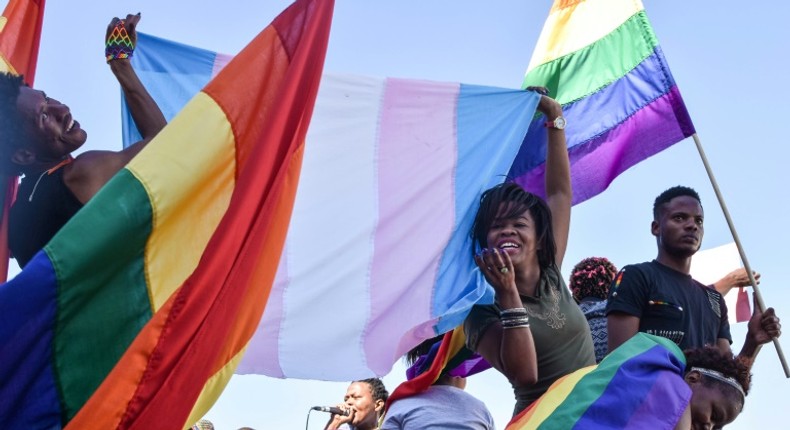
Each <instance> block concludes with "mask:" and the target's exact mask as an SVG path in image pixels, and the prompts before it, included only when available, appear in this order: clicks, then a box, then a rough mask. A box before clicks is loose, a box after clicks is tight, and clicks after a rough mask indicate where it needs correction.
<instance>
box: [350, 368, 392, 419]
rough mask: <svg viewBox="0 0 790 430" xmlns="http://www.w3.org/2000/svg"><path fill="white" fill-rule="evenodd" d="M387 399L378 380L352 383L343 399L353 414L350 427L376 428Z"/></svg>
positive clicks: (382, 384) (387, 395) (372, 379)
mask: <svg viewBox="0 0 790 430" xmlns="http://www.w3.org/2000/svg"><path fill="white" fill-rule="evenodd" d="M388 397H389V393H388V392H387V389H386V388H385V387H384V383H383V382H382V381H381V379H379V378H370V379H362V380H359V381H354V382H352V383H351V385H349V386H348V389H347V390H346V395H345V397H344V398H343V401H344V402H345V404H346V406H348V407H349V408H351V409H352V411H353V414H354V418H353V420H352V421H351V425H353V426H354V427H356V428H358V429H360V430H366V429H374V428H376V427H377V425H378V419H379V415H380V414H381V413H382V412H383V411H384V404H385V403H387V398H388Z"/></svg>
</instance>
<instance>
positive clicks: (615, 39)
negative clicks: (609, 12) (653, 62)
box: [522, 10, 658, 105]
mask: <svg viewBox="0 0 790 430" xmlns="http://www.w3.org/2000/svg"><path fill="white" fill-rule="evenodd" d="M656 46H658V39H657V38H656V35H655V33H654V32H653V29H652V28H651V26H650V24H649V22H648V20H647V15H646V14H645V12H644V10H643V11H641V12H639V13H637V14H635V15H633V16H632V17H631V18H629V19H628V20H626V21H625V22H624V23H623V24H622V25H621V26H619V27H618V28H616V29H615V30H614V31H613V32H611V33H610V34H608V35H607V36H605V37H603V38H602V39H600V40H598V41H596V42H594V43H592V44H590V45H588V46H586V47H584V48H582V49H580V50H578V51H575V52H573V53H570V54H568V55H565V56H562V57H560V58H556V59H554V60H552V61H549V62H547V63H544V64H541V65H540V66H538V67H536V68H535V69H533V70H531V71H530V72H529V73H527V75H526V76H525V77H524V82H523V84H522V87H524V88H526V87H528V86H532V85H539V86H545V87H548V88H549V91H550V94H552V95H553V96H554V98H555V99H556V100H557V101H559V102H560V103H561V104H563V105H565V104H567V103H570V102H573V101H576V100H579V99H581V98H583V97H586V96H588V95H590V94H593V93H595V92H597V91H598V90H600V89H601V88H603V87H605V86H607V85H609V84H611V83H612V82H614V81H616V80H617V79H620V78H622V77H623V76H625V75H626V74H627V73H628V72H630V71H631V70H633V69H634V68H635V67H636V66H637V65H639V64H640V63H641V62H642V61H643V60H644V59H645V58H647V57H649V56H650V55H652V54H653V52H654V51H655V48H656ZM560 71H564V72H565V73H560ZM570 71H572V73H570ZM560 77H562V79H563V81H562V82H560V81H559V79H560Z"/></svg>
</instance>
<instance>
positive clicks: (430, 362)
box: [385, 325, 491, 411]
mask: <svg viewBox="0 0 790 430" xmlns="http://www.w3.org/2000/svg"><path fill="white" fill-rule="evenodd" d="M465 343H466V334H465V333H464V327H463V325H460V326H458V327H456V328H455V329H453V330H452V331H449V332H447V333H445V334H444V336H443V337H442V339H441V341H439V342H437V343H436V344H434V345H433V347H431V350H430V352H429V353H428V354H426V355H424V356H422V357H420V359H418V360H417V362H415V363H414V365H413V366H412V367H410V368H409V369H407V370H406V379H407V380H406V381H404V382H403V383H401V384H400V385H398V386H397V387H396V388H395V390H393V391H392V394H391V395H390V396H389V397H388V398H387V405H386V407H385V411H386V410H387V409H389V407H390V405H392V404H393V403H395V402H396V401H398V400H400V399H403V398H406V397H411V396H413V395H415V394H419V393H422V392H424V391H425V390H427V389H428V388H429V387H430V386H431V385H433V383H434V382H436V381H437V380H438V379H439V377H440V376H441V375H442V374H443V373H446V374H449V375H450V376H456V377H460V378H466V377H468V376H472V375H474V374H477V373H480V372H482V371H485V370H488V369H490V368H491V365H490V364H489V363H488V362H487V361H486V360H485V359H484V358H483V357H481V356H480V355H478V354H475V353H473V352H472V351H471V350H469V349H467V348H466V346H465ZM420 360H425V362H423V363H420Z"/></svg>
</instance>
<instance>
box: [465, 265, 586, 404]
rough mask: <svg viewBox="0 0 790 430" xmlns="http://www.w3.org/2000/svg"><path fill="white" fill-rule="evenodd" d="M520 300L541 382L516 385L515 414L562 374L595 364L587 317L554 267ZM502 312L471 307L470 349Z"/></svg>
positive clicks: (488, 307)
mask: <svg viewBox="0 0 790 430" xmlns="http://www.w3.org/2000/svg"><path fill="white" fill-rule="evenodd" d="M521 302H522V303H523V304H524V307H525V308H526V309H527V314H528V315H529V325H530V330H531V331H532V338H533V339H534V340H535V352H536V355H537V358H538V381H537V383H535V385H531V386H528V387H513V392H514V393H515V395H516V407H515V410H514V413H513V414H514V415H515V414H517V413H519V412H521V411H522V410H523V409H524V408H526V407H527V406H529V405H530V403H532V402H534V401H535V400H537V399H538V397H540V396H541V395H542V394H543V393H545V392H546V390H548V388H549V386H551V384H553V383H554V381H556V380H557V379H559V378H560V377H562V376H565V375H567V374H569V373H571V372H573V371H576V370H578V369H581V368H583V367H587V366H592V365H594V364H595V350H594V347H593V342H592V337H591V336H590V327H589V326H588V325H587V319H586V318H585V317H584V314H583V313H582V311H581V309H579V306H578V305H577V304H576V301H575V300H573V296H571V292H570V290H569V289H568V287H567V286H566V285H565V281H564V280H563V279H562V275H561V274H560V272H559V270H558V269H557V268H556V267H555V266H552V267H549V268H547V269H544V270H543V271H542V272H541V274H540V283H539V285H538V288H537V290H536V295H535V297H526V296H521ZM499 311H500V308H499V306H498V305H497V304H493V305H484V306H474V307H473V308H472V311H471V312H470V313H469V316H467V317H466V321H465V322H464V330H465V332H466V345H467V347H468V348H469V349H471V350H473V351H477V345H478V343H479V342H480V337H481V336H483V335H484V334H485V332H486V330H487V329H488V327H489V326H490V325H491V324H493V323H498V322H499Z"/></svg>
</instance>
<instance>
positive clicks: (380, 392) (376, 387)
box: [354, 378, 390, 403]
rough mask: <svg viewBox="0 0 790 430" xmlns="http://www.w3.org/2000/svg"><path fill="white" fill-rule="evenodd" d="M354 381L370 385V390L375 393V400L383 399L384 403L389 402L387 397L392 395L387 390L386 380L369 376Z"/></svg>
mask: <svg viewBox="0 0 790 430" xmlns="http://www.w3.org/2000/svg"><path fill="white" fill-rule="evenodd" d="M354 382H364V383H365V384H368V385H369V386H370V392H371V393H373V400H374V401H375V400H381V401H383V402H384V403H387V399H388V398H389V396H390V393H389V392H387V388H386V387H385V386H384V382H383V381H382V380H381V379H379V378H368V379H360V380H358V381H354Z"/></svg>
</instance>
